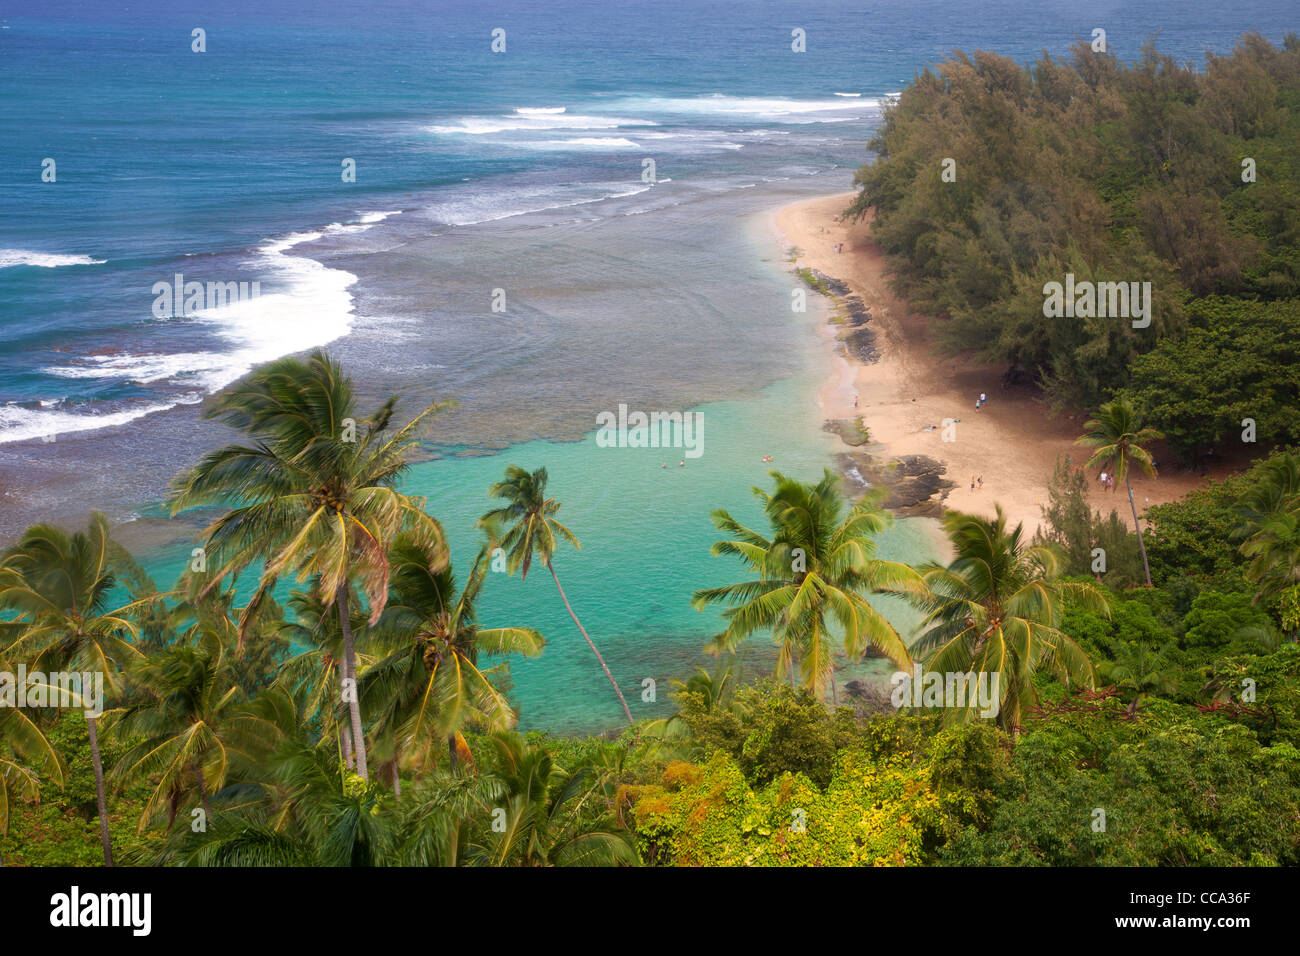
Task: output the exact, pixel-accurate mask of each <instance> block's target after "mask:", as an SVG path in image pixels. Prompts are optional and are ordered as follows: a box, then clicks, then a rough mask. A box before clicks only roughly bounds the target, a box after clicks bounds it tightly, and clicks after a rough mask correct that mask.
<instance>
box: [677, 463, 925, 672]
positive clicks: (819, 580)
mask: <svg viewBox="0 0 1300 956" xmlns="http://www.w3.org/2000/svg"><path fill="white" fill-rule="evenodd" d="M771 476H772V479H773V481H774V482H775V485H776V489H775V491H774V492H773V493H772V494H768V493H767V492H766V491H764V490H763V489H761V488H753V489H752V491H753V494H754V496H755V497H756V498H758V500H759V501H760V502H762V505H763V512H764V515H765V517H766V518H767V521H768V524H769V526H770V528H771V532H770V533H771V537H766V536H764V535H763V534H761V533H760V532H758V531H755V530H754V529H752V528H749V527H746V526H745V525H743V524H741V523H740V522H739V521H737V520H736V519H735V518H733V517H732V516H731V514H730V513H729V512H727V511H725V510H721V509H720V510H718V511H715V512H714V513H713V523H714V524H715V525H716V526H717V527H718V529H719V530H721V531H725V532H727V533H729V534H730V535H731V537H730V538H729V539H726V540H723V541H719V542H717V543H715V544H714V545H713V547H712V549H711V550H712V553H713V554H715V555H724V554H726V555H736V556H737V557H739V558H740V559H741V560H742V561H743V562H744V563H745V565H746V567H747V568H748V569H749V570H750V571H752V572H753V573H754V575H755V577H753V578H751V579H749V580H746V581H742V582H740V583H738V584H729V585H726V586H724V587H718V588H706V589H704V590H700V591H696V592H695V596H694V598H693V599H692V601H691V604H692V605H693V606H694V607H695V608H696V609H697V610H702V609H703V608H705V607H706V606H708V605H710V604H718V603H725V604H728V605H730V607H729V608H728V610H726V611H725V612H724V614H723V616H724V617H725V619H726V621H727V628H726V630H725V631H724V632H723V633H722V634H720V635H718V636H717V637H715V638H714V640H713V642H712V644H711V649H712V650H715V651H726V652H734V651H735V649H736V648H737V647H738V646H739V645H740V643H741V642H742V641H744V640H745V639H746V638H747V637H749V635H751V634H752V633H754V632H755V631H758V630H767V631H771V632H772V634H773V636H774V637H775V638H776V641H777V647H778V652H777V662H776V676H778V677H779V676H781V675H782V674H783V673H788V674H789V675H790V679H791V683H794V669H795V664H796V663H797V664H798V666H799V672H800V676H801V678H802V680H801V683H802V684H803V686H804V687H806V688H807V689H809V690H810V691H813V692H815V693H821V692H822V691H823V689H824V688H825V687H826V686H827V684H830V686H831V688H832V694H833V693H834V658H833V654H834V645H833V643H832V632H831V622H832V621H833V622H834V623H835V624H837V625H838V626H839V628H840V630H841V631H842V632H843V638H842V646H843V649H844V653H845V655H846V656H847V657H849V658H857V657H861V656H862V654H864V653H865V652H866V649H867V647H868V646H870V647H874V648H876V649H877V650H878V651H879V652H881V653H882V654H884V655H885V656H886V657H888V658H889V659H890V660H892V661H893V662H894V663H895V664H896V665H897V666H898V667H900V668H903V669H905V670H910V669H911V667H912V659H911V656H910V655H909V654H908V650H907V647H906V646H905V645H904V643H903V639H902V638H901V637H900V636H899V634H898V632H897V631H896V630H894V626H893V625H892V624H890V623H889V621H887V620H886V619H885V617H884V615H882V614H881V613H880V612H879V611H877V610H876V609H875V608H874V607H872V605H871V603H870V602H869V601H868V600H867V599H866V597H865V596H864V595H865V594H867V593H872V592H877V593H879V592H894V593H919V592H920V591H921V590H922V581H921V577H920V575H918V574H917V572H916V571H915V570H913V569H912V568H911V567H909V566H908V565H906V564H900V563H898V562H895V561H884V560H881V559H880V558H877V557H876V556H875V555H876V541H875V539H876V536H877V535H879V534H880V533H881V532H882V531H883V530H884V529H885V528H886V527H887V526H888V523H889V515H888V514H887V513H886V512H884V511H883V510H882V509H881V508H880V495H879V493H876V494H873V495H870V496H868V497H866V498H864V499H863V500H862V501H860V502H858V503H857V504H855V505H853V506H852V507H851V508H849V509H848V511H847V513H846V512H845V501H844V497H843V495H842V494H841V493H840V490H839V479H838V478H837V477H836V476H835V475H834V474H833V473H832V472H831V471H830V470H829V469H826V470H825V471H824V473H823V475H822V479H821V480H820V481H819V482H817V483H816V484H815V485H814V484H811V483H808V482H802V481H798V480H797V479H794V478H790V477H787V476H786V475H783V474H781V473H780V472H776V471H773V472H771Z"/></svg>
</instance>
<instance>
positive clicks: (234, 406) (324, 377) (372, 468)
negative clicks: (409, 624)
mask: <svg viewBox="0 0 1300 956" xmlns="http://www.w3.org/2000/svg"><path fill="white" fill-rule="evenodd" d="M396 401H397V400H396V398H389V399H388V400H387V401H386V402H384V403H383V404H382V405H381V406H380V407H379V408H378V410H377V411H376V412H375V413H374V414H373V415H371V416H370V417H369V418H368V419H364V420H360V419H359V418H358V416H359V412H358V411H357V401H356V396H355V394H354V390H353V387H352V381H351V379H350V378H349V377H347V376H346V375H344V373H343V370H342V369H341V368H340V367H339V365H338V364H337V363H336V362H334V361H333V360H331V359H330V358H329V356H327V355H326V354H325V353H324V352H322V351H316V352H313V353H312V354H311V355H310V356H308V357H307V358H306V359H297V358H285V359H280V360H279V361H276V362H272V363H271V364H270V365H268V366H266V367H265V368H264V369H261V370H260V371H258V372H255V373H254V374H253V375H251V376H250V377H249V378H247V379H245V380H244V381H243V382H241V383H240V384H238V385H236V386H235V387H234V388H232V389H231V390H230V391H228V392H226V393H225V394H224V395H222V396H221V397H220V398H218V399H217V401H216V402H215V403H214V404H213V405H212V406H211V407H210V408H209V409H208V411H207V417H209V418H215V419H218V420H220V421H222V422H224V423H225V424H226V425H229V426H230V427H232V428H236V429H239V430H241V431H244V432H246V433H247V434H248V435H250V436H253V438H254V439H255V440H254V441H253V443H252V444H248V445H228V446H226V447H225V448H222V449H219V450H218V451H215V452H212V453H210V454H208V455H206V456H205V457H204V458H203V460H202V461H200V462H199V464H198V465H197V466H195V467H194V468H193V469H191V470H190V471H189V472H187V473H186V474H184V475H182V476H180V478H178V479H177V481H176V483H175V486H174V494H173V498H172V502H171V506H172V513H173V514H175V513H177V512H179V511H182V510H185V509H187V508H192V507H197V506H205V505H218V506H223V507H232V510H231V511H229V512H227V513H226V514H225V515H224V516H222V517H220V518H218V519H217V520H216V521H214V522H213V523H212V524H211V525H210V526H209V527H208V528H207V529H206V531H205V534H206V535H207V545H206V547H207V550H208V551H209V552H210V554H209V557H210V558H211V559H212V560H214V561H215V562H217V564H218V566H217V570H216V571H215V572H214V574H213V577H212V583H211V584H210V585H209V587H213V586H216V585H217V583H218V582H220V581H221V580H222V579H223V578H225V577H226V576H227V575H230V574H238V572H240V571H242V570H243V569H245V568H247V567H248V566H250V565H252V564H254V563H256V562H260V561H265V565H264V567H263V569H262V575H261V580H260V582H259V584H258V588H257V591H256V593H255V594H254V596H253V599H252V600H251V601H250V602H249V604H248V607H246V608H245V611H244V615H243V618H242V619H241V621H240V625H241V630H242V629H243V628H244V626H245V624H246V623H247V621H248V619H249V618H250V617H251V615H253V614H254V613H256V611H257V609H258V607H259V606H260V605H261V603H262V601H263V600H265V598H266V597H267V595H268V594H269V593H270V591H271V589H272V588H273V587H274V586H275V584H276V582H277V581H278V580H279V578H280V576H281V575H282V574H286V573H296V575H297V579H298V580H299V581H305V580H307V579H308V578H312V577H314V578H315V579H316V587H317V588H318V589H319V592H320V595H321V598H322V599H323V601H324V602H325V604H326V606H330V605H335V606H337V609H338V619H339V625H340V627H341V628H342V631H343V671H342V674H341V678H340V679H341V681H342V682H343V695H342V696H343V699H344V700H345V701H346V702H347V704H348V711H349V717H350V720H351V725H352V740H353V745H354V747H355V751H356V766H357V773H358V774H359V775H360V776H361V777H362V779H366V778H367V776H368V770H367V766H366V746H365V736H364V731H363V727H362V723H361V708H360V705H359V703H358V702H357V697H356V694H355V693H349V687H351V688H355V686H356V677H357V671H356V648H355V641H354V637H353V633H352V621H351V614H350V611H349V595H350V585H351V583H352V581H353V579H354V578H357V579H359V581H360V584H361V588H362V590H363V591H364V593H365V595H366V598H367V600H368V602H369V606H370V621H371V623H374V622H375V621H377V620H378V619H379V615H380V614H382V613H383V609H384V601H385V598H386V596H387V590H388V548H389V545H390V544H391V543H392V541H393V540H394V539H395V538H396V537H397V535H398V534H399V533H404V534H407V535H408V536H410V537H411V539H412V540H413V541H416V542H418V544H419V546H420V547H422V548H424V549H425V550H426V551H427V553H428V556H429V562H430V563H431V564H433V565H434V566H438V565H440V564H441V563H443V562H445V560H446V549H445V546H444V544H443V534H442V528H441V526H440V525H439V524H438V522H437V521H436V520H435V519H434V518H432V517H431V516H429V515H428V514H426V513H425V512H424V500H423V499H422V498H416V497H411V496H408V495H404V494H401V493H400V492H398V491H397V490H396V485H397V481H398V479H399V477H400V476H401V474H402V473H403V471H405V469H406V467H407V463H408V457H409V454H410V452H411V451H412V450H413V448H414V447H415V446H416V445H417V444H418V439H417V437H416V432H417V429H418V428H419V427H420V425H421V423H423V422H424V420H425V419H426V418H428V417H429V416H430V415H433V414H434V413H435V412H437V411H438V410H440V409H442V408H445V407H447V405H446V403H439V402H435V403H433V404H431V405H429V406H428V407H427V408H425V409H424V410H423V411H422V412H420V414H418V415H417V416H416V417H415V418H414V419H412V420H411V421H410V422H408V423H407V424H406V425H404V426H402V427H401V428H400V429H398V430H397V432H396V433H395V434H393V435H392V436H391V437H388V435H389V425H390V424H391V421H392V417H393V409H394V406H395V404H396Z"/></svg>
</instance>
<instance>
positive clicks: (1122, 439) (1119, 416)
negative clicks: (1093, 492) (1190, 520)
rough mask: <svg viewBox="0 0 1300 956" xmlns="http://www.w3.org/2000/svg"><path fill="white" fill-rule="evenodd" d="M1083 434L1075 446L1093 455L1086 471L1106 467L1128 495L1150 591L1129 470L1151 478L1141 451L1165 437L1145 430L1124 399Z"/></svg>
mask: <svg viewBox="0 0 1300 956" xmlns="http://www.w3.org/2000/svg"><path fill="white" fill-rule="evenodd" d="M1083 429H1084V431H1083V434H1082V435H1080V436H1079V438H1078V439H1077V441H1076V442H1075V443H1076V444H1078V445H1084V446H1086V447H1088V448H1095V449H1096V451H1095V452H1094V453H1093V455H1092V457H1091V458H1089V459H1088V465H1087V467H1089V468H1095V467H1099V466H1100V467H1105V468H1107V469H1109V470H1110V472H1111V473H1112V474H1113V475H1114V476H1115V477H1116V478H1118V479H1120V480H1121V481H1123V482H1124V488H1125V490H1127V491H1128V506H1129V508H1130V509H1132V511H1133V527H1134V528H1135V529H1136V530H1137V536H1138V547H1139V548H1141V549H1142V569H1143V571H1144V572H1145V573H1146V579H1147V587H1151V564H1150V562H1148V561H1147V545H1146V540H1145V539H1144V538H1143V536H1142V523H1141V522H1140V521H1138V513H1137V505H1136V504H1134V502H1133V485H1132V484H1131V483H1130V482H1129V469H1130V467H1133V468H1137V469H1139V470H1140V471H1142V472H1143V473H1144V474H1147V475H1149V476H1150V477H1152V478H1154V477H1155V476H1156V467H1155V465H1154V464H1152V462H1151V453H1150V452H1148V451H1147V450H1146V448H1144V447H1143V446H1144V445H1149V444H1150V443H1151V442H1153V441H1159V440H1160V439H1162V438H1164V437H1165V436H1164V435H1163V434H1161V433H1160V432H1158V431H1156V430H1155V429H1154V428H1146V427H1144V426H1143V425H1142V421H1141V418H1140V416H1139V415H1138V413H1137V412H1136V411H1135V410H1134V408H1133V405H1132V404H1131V403H1130V402H1129V400H1128V399H1127V398H1117V399H1115V400H1114V401H1110V402H1107V403H1106V404H1104V405H1102V406H1101V408H1100V409H1099V410H1098V411H1097V417H1096V418H1093V419H1090V420H1089V421H1088V422H1086V423H1085V424H1084V426H1083Z"/></svg>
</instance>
